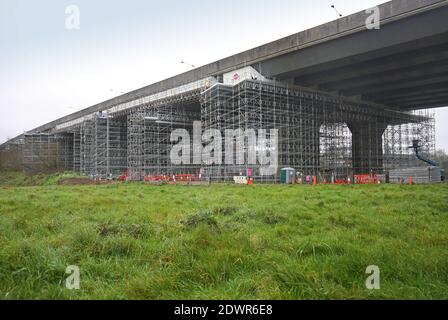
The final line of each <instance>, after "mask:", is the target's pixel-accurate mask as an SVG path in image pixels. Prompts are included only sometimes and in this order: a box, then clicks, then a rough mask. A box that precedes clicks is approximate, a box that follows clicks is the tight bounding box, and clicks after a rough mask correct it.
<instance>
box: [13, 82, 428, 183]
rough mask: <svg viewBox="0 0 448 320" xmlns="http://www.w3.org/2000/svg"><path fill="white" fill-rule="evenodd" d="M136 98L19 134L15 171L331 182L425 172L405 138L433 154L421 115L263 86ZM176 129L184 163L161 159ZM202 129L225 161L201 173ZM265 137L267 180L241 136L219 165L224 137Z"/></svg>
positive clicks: (210, 85)
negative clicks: (182, 138)
mask: <svg viewBox="0 0 448 320" xmlns="http://www.w3.org/2000/svg"><path fill="white" fill-rule="evenodd" d="M140 100H141V101H142V104H139V105H138V106H136V107H132V108H131V107H126V108H123V107H119V108H118V107H117V108H115V109H113V110H115V111H110V110H109V113H107V112H99V113H95V114H93V115H91V116H88V117H84V118H83V119H82V121H74V122H72V123H71V125H70V126H62V127H61V128H59V129H58V130H57V131H55V132H52V133H35V134H26V135H25V136H24V139H23V141H22V142H21V147H20V150H21V153H23V165H24V166H25V167H27V168H29V170H32V171H49V170H73V171H76V172H80V173H82V174H85V175H88V176H90V177H92V178H113V177H118V176H121V175H123V174H126V176H127V178H128V179H130V180H142V179H144V178H147V177H151V176H172V175H178V174H191V175H197V176H201V177H202V178H206V179H211V180H213V181H230V180H233V177H234V176H241V175H243V176H246V175H251V176H252V177H254V178H255V179H256V180H257V181H258V182H275V181H278V180H279V176H278V175H279V170H280V169H281V168H286V167H291V168H294V169H296V170H297V172H298V174H300V175H301V176H317V177H318V179H319V180H320V181H322V182H330V181H332V182H334V181H337V180H348V179H349V178H350V177H353V175H355V174H370V173H375V174H384V173H386V172H387V171H388V170H392V169H396V168H403V167H415V166H419V165H424V164H422V163H419V161H418V160H417V159H416V157H415V155H414V153H413V150H412V149H410V148H409V147H410V146H411V145H412V144H413V140H419V144H420V146H421V149H420V150H421V153H422V155H424V156H426V157H429V158H430V157H431V156H432V155H433V153H434V152H435V121H434V115H433V114H430V113H429V112H427V111H419V112H400V111H397V110H393V109H388V108H386V107H384V106H379V105H374V104H370V103H366V102H364V101H358V100H353V99H347V98H343V97H337V96H334V95H331V94H328V93H325V92H320V91H316V90H312V89H309V88H302V87H297V86H293V85H289V84H285V83H281V82H276V81H272V80H243V81H241V82H239V83H237V84H235V85H226V84H223V83H216V82H207V86H203V87H198V86H195V87H194V90H192V91H186V90H184V91H181V92H180V93H179V94H173V95H164V96H163V98H162V99H159V100H155V99H149V100H148V101H146V100H144V99H140ZM140 100H139V101H140ZM194 121H200V123H201V130H200V131H199V132H196V131H195V130H193V122H194ZM179 129H180V130H184V132H187V133H188V134H189V136H190V137H191V139H190V141H189V146H188V147H189V148H190V149H189V150H191V151H192V153H191V155H190V162H189V163H180V164H174V163H173V162H172V159H171V157H170V156H171V152H172V148H173V146H174V145H175V144H177V143H179V141H172V140H171V139H172V133H173V131H174V130H179ZM209 129H213V130H217V131H219V132H221V134H222V136H223V140H222V151H223V153H224V154H223V159H222V161H219V163H214V164H210V165H207V164H205V163H203V162H202V163H201V161H200V160H201V156H202V154H201V152H200V151H199V152H198V151H197V150H195V149H194V144H193V141H202V134H203V133H204V132H205V131H206V130H209ZM272 129H276V130H278V145H271V144H269V143H268V144H267V145H266V146H264V147H263V148H264V149H263V150H262V151H263V152H267V153H268V154H273V153H274V151H275V153H276V154H277V155H278V168H277V171H276V172H275V173H273V174H271V175H263V174H261V168H262V166H261V164H260V163H249V161H248V158H249V151H250V150H254V149H256V150H257V152H260V146H258V145H257V141H256V140H254V139H253V137H252V136H250V135H249V134H247V135H246V136H245V138H244V142H245V148H244V151H243V153H244V160H245V161H243V162H242V163H240V162H238V161H236V160H237V154H236V152H235V151H236V146H235V148H234V149H232V150H231V151H233V160H235V161H234V163H233V164H228V163H226V161H225V160H226V159H227V155H226V154H225V152H226V145H225V138H226V137H225V135H226V130H242V131H244V132H245V133H248V132H255V133H256V134H257V135H258V134H259V130H265V131H266V133H267V136H266V138H267V140H268V141H269V139H270V138H271V131H270V130H272ZM197 135H200V136H197ZM233 138H234V137H233ZM233 138H232V139H233ZM235 142H236V141H235ZM184 143H186V142H184ZM251 148H252V149H251ZM275 148H277V149H275Z"/></svg>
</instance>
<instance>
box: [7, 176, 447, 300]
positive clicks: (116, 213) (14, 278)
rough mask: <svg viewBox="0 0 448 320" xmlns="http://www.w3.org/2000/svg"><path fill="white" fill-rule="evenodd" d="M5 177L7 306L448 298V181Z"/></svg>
mask: <svg viewBox="0 0 448 320" xmlns="http://www.w3.org/2000/svg"><path fill="white" fill-rule="evenodd" d="M52 179H53V178H52ZM19 180H20V179H19ZM0 181H1V184H2V185H4V186H2V187H0V298H2V299H405V298H410V299H427V298H429V299H447V298H448V185H434V186H412V187H410V186H392V185H390V186H386V185H382V186H356V187H354V186H317V187H304V186H302V187H301V186H296V187H295V188H294V189H293V188H292V187H290V186H289V187H288V186H262V185H255V186H254V187H241V186H240V187H238V186H231V185H229V186H223V185H215V186H210V187H206V186H204V187H188V186H159V187H157V186H149V185H144V184H117V185H105V186H58V185H51V183H47V182H48V181H47V180H45V179H42V181H43V182H42V181H41V180H39V181H40V183H41V184H48V185H41V186H34V187H32V186H28V187H18V186H6V185H7V184H8V183H7V180H6V179H5V178H3V179H1V180H0ZM20 181H22V180H20ZM45 181H47V182H45ZM51 181H53V180H51ZM22 182H23V181H22ZM15 183H16V184H17V181H15ZM9 184H11V183H9ZM23 184H25V185H27V184H31V183H23ZM68 265H77V266H79V267H80V268H81V289H80V290H74V291H70V290H68V289H66V288H65V278H66V277H67V276H68V275H67V274H65V270H66V267H67V266H68ZM369 265H377V266H378V267H379V268H380V270H381V289H380V290H374V291H370V290H367V289H366V287H365V280H366V278H367V276H368V275H367V274H366V273H365V271H366V267H367V266H369Z"/></svg>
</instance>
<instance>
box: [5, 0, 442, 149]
mask: <svg viewBox="0 0 448 320" xmlns="http://www.w3.org/2000/svg"><path fill="white" fill-rule="evenodd" d="M384 2H386V1H380V0H313V1H310V0H226V1H219V2H218V1H205V0H203V1H199V0H188V1H185V0H177V1H174V0H163V1H161V0H157V1H155V0H154V1H151V0H126V1H124V0H122V1H113V0H93V1H92V0H72V1H66V0H39V1H30V0H0V87H1V94H0V142H4V141H5V140H6V139H7V137H14V136H16V135H18V134H21V133H23V132H24V131H25V130H30V129H33V128H35V127H37V126H40V125H42V124H44V123H46V122H49V121H52V120H55V119H56V118H59V117H61V116H64V115H67V114H69V113H73V112H75V111H77V110H81V109H84V108H86V107H89V106H91V105H94V104H96V103H98V102H101V101H104V100H107V99H109V98H112V97H114V96H117V95H119V94H120V92H127V91H131V90H134V89H137V88H140V87H143V86H146V85H149V84H151V83H154V82H157V81H159V80H162V79H165V78H167V77H170V76H173V75H176V74H179V73H182V72H184V71H187V70H188V69H189V67H188V66H186V65H183V64H181V63H180V61H182V60H184V61H186V62H188V63H190V64H194V65H196V66H201V65H204V64H207V63H210V62H213V61H215V60H219V59H221V58H224V57H226V56H229V55H232V54H235V53H238V52H241V51H243V50H246V49H250V48H252V47H255V46H258V45H262V44H264V43H267V42H270V41H273V40H276V39H278V38H282V37H284V36H287V35H290V34H293V33H296V32H299V31H302V30H305V29H308V28H310V27H313V26H316V25H319V24H322V23H325V22H328V21H330V20H334V19H335V18H336V13H335V12H334V11H333V9H332V8H331V7H330V6H331V4H335V5H336V7H337V9H338V10H339V11H340V12H341V13H342V14H344V15H348V14H351V13H355V12H357V11H361V10H364V9H366V8H369V7H372V6H374V5H378V4H380V3H384ZM68 5H77V6H78V7H79V8H80V12H81V15H80V17H81V20H80V22H81V25H80V30H71V31H70V30H67V29H66V25H65V20H66V13H65V10H66V7H67V6H68ZM436 115H437V146H438V148H444V149H446V150H448V126H446V125H443V124H444V123H446V122H448V108H444V109H439V110H437V111H436Z"/></svg>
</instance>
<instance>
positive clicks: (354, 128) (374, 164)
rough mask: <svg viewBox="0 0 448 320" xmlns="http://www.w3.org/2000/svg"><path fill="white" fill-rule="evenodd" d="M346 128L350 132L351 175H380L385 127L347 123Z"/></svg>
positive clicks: (375, 124) (370, 123)
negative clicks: (372, 173)
mask: <svg viewBox="0 0 448 320" xmlns="http://www.w3.org/2000/svg"><path fill="white" fill-rule="evenodd" d="M348 127H349V128H350V131H351V132H352V161H353V173H354V174H368V173H371V172H374V173H382V171H383V134H384V131H385V130H386V125H383V124H378V123H376V122H375V121H371V122H369V121H365V122H354V123H349V124H348Z"/></svg>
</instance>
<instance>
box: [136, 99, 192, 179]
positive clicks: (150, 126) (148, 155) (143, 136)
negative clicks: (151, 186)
mask: <svg viewBox="0 0 448 320" xmlns="http://www.w3.org/2000/svg"><path fill="white" fill-rule="evenodd" d="M195 109H197V108H193V109H190V110H186V109H185V106H183V105H175V104H174V105H161V106H151V107H146V108H139V109H137V110H134V111H132V112H130V113H129V115H128V173H129V177H130V179H132V180H141V179H143V178H144V177H147V176H162V175H165V176H171V175H176V174H198V172H199V168H200V165H194V164H192V162H193V161H192V159H190V163H186V164H180V165H174V164H172V162H171V158H170V156H171V149H172V147H173V145H174V144H175V143H177V142H178V141H171V133H172V132H173V131H175V130H178V129H183V130H186V132H188V135H189V136H190V137H192V135H193V122H194V121H198V120H200V112H199V110H198V109H197V110H195ZM192 142H193V141H192V139H190V142H189V143H188V146H187V147H188V148H190V150H191V147H192Z"/></svg>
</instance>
